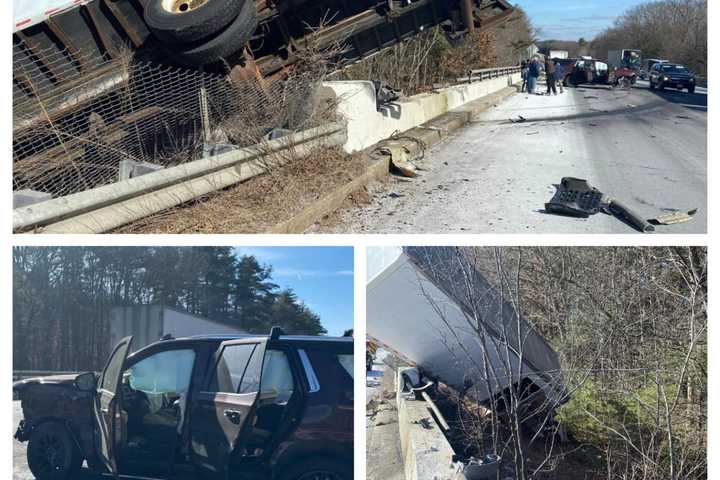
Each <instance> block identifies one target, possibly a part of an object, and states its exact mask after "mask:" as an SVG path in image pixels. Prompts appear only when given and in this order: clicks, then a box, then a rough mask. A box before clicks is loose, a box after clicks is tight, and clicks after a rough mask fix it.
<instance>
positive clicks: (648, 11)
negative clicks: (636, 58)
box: [590, 0, 708, 75]
mask: <svg viewBox="0 0 720 480" xmlns="http://www.w3.org/2000/svg"><path fill="white" fill-rule="evenodd" d="M623 48H629V49H639V50H642V52H643V57H644V58H660V59H665V60H669V61H671V62H675V63H681V64H683V65H685V66H687V67H688V68H690V69H691V70H693V71H695V72H696V73H698V74H700V75H707V57H708V24H707V0H659V1H652V2H646V3H643V4H641V5H638V6H636V7H633V8H631V9H629V10H627V11H626V12H625V13H623V14H622V15H620V16H619V17H618V18H617V19H616V20H615V24H614V25H613V26H612V27H610V28H608V29H606V30H605V31H603V32H602V33H600V34H599V35H598V36H597V37H596V38H595V39H594V40H593V41H592V42H591V45H590V52H591V53H592V55H593V56H595V57H597V58H601V59H602V58H606V57H607V53H608V51H610V50H619V49H623Z"/></svg>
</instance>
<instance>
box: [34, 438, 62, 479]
mask: <svg viewBox="0 0 720 480" xmlns="http://www.w3.org/2000/svg"><path fill="white" fill-rule="evenodd" d="M36 441H37V448H35V449H33V450H32V456H33V459H34V460H35V464H36V465H37V466H38V467H39V468H40V470H41V471H43V472H47V473H50V472H59V471H63V470H65V469H67V452H65V445H64V442H63V441H62V439H61V438H60V437H59V436H58V435H56V434H54V433H51V432H43V433H41V434H40V436H39V437H38V438H37V440H36Z"/></svg>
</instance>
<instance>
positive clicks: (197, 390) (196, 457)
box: [13, 328, 353, 480]
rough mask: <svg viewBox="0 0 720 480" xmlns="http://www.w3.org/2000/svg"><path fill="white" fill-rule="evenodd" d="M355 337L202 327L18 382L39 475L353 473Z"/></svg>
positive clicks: (291, 478) (283, 478)
mask: <svg viewBox="0 0 720 480" xmlns="http://www.w3.org/2000/svg"><path fill="white" fill-rule="evenodd" d="M352 342H353V341H352V338H330V337H302V336H285V335H283V334H282V331H281V330H280V329H279V328H273V330H272V332H271V334H270V335H269V336H250V335H246V336H238V335H235V336H201V337H187V338H180V339H166V340H163V341H160V342H157V343H154V344H152V345H149V346H147V347H145V348H143V349H141V350H139V351H138V352H135V353H133V354H131V355H128V352H129V351H130V347H131V344H132V337H128V338H125V339H123V340H122V341H120V343H118V345H117V346H116V347H115V349H114V351H113V352H112V354H111V355H110V357H109V359H108V362H107V365H106V367H105V369H104V370H103V371H102V373H100V374H99V375H98V374H96V373H92V372H89V373H83V374H80V375H70V376H68V375H65V376H60V377H46V378H40V379H37V378H36V379H28V380H23V381H20V382H16V383H15V384H14V385H13V393H14V394H15V395H16V396H17V397H19V398H20V400H21V402H22V410H23V416H24V419H23V420H22V421H21V423H20V426H19V427H18V429H17V432H16V434H15V438H16V439H18V440H19V441H21V442H25V441H27V442H28V447H27V458H28V465H29V467H30V470H31V471H32V473H33V475H35V477H36V478H37V479H38V480H50V479H51V480H65V479H73V478H76V473H77V472H78V470H79V469H80V467H81V465H82V463H83V460H86V461H87V464H88V467H89V468H90V469H91V470H93V471H98V472H103V471H104V472H110V473H112V474H113V475H118V474H136V475H138V474H142V475H143V476H145V477H147V476H153V477H155V478H170V477H172V476H174V474H176V473H177V472H182V471H184V470H188V471H190V472H202V473H207V474H209V475H211V476H212V475H215V476H218V477H220V478H238V479H252V480H255V479H278V480H300V479H303V480H307V479H314V478H323V479H330V480H350V479H352V476H353V473H352V472H353V467H352V465H353V376H352V375H353V343H352Z"/></svg>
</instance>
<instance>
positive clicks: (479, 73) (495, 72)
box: [457, 67, 521, 83]
mask: <svg viewBox="0 0 720 480" xmlns="http://www.w3.org/2000/svg"><path fill="white" fill-rule="evenodd" d="M520 70H521V69H520V67H498V68H481V69H479V70H470V72H468V76H467V77H462V78H458V79H457V81H458V82H460V83H472V82H482V81H483V80H490V79H493V78H499V77H504V76H507V75H513V74H516V73H520Z"/></svg>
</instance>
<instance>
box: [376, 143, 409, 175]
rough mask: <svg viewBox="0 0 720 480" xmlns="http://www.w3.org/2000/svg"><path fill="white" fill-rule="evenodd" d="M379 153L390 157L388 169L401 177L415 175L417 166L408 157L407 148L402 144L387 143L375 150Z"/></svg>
mask: <svg viewBox="0 0 720 480" xmlns="http://www.w3.org/2000/svg"><path fill="white" fill-rule="evenodd" d="M376 151H377V152H378V153H380V154H381V155H387V156H389V157H390V171H391V172H392V173H397V174H399V175H401V176H403V177H408V178H414V177H416V176H417V169H418V168H417V166H416V165H415V164H414V163H412V162H411V161H410V159H409V158H408V155H409V153H410V152H409V150H408V149H407V147H405V146H403V145H388V146H383V147H380V148H378V149H377V150H376Z"/></svg>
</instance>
